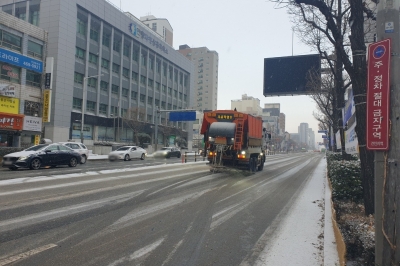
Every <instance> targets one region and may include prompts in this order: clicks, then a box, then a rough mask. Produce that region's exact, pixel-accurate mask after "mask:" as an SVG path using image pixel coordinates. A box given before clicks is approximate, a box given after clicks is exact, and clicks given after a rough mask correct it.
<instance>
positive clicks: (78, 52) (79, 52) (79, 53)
mask: <svg viewBox="0 0 400 266" xmlns="http://www.w3.org/2000/svg"><path fill="white" fill-rule="evenodd" d="M75 57H77V58H80V59H83V60H85V50H83V49H81V48H79V47H75Z"/></svg>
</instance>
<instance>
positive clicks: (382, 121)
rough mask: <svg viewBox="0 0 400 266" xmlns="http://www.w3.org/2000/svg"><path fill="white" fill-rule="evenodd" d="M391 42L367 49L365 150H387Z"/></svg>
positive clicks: (379, 43)
mask: <svg viewBox="0 0 400 266" xmlns="http://www.w3.org/2000/svg"><path fill="white" fill-rule="evenodd" d="M390 46H391V41H390V39H386V40H383V41H380V42H376V43H373V44H371V45H370V46H369V47H368V82H367V149H368V150H384V151H385V150H388V149H389V124H390V121H389V120H390V112H389V107H390V97H389V96H390V82H389V77H390V56H391V51H390V50H391V49H390Z"/></svg>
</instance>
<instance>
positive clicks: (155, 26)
mask: <svg viewBox="0 0 400 266" xmlns="http://www.w3.org/2000/svg"><path fill="white" fill-rule="evenodd" d="M151 29H152V30H154V31H157V23H151Z"/></svg>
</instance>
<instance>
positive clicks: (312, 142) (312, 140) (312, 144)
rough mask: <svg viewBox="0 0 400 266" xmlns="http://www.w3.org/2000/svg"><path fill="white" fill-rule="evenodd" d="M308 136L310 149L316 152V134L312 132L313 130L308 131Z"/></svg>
mask: <svg viewBox="0 0 400 266" xmlns="http://www.w3.org/2000/svg"><path fill="white" fill-rule="evenodd" d="M308 136H309V138H308V140H309V141H308V148H309V149H311V150H315V132H314V131H313V130H312V128H309V129H308Z"/></svg>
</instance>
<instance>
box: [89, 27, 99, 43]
mask: <svg viewBox="0 0 400 266" xmlns="http://www.w3.org/2000/svg"><path fill="white" fill-rule="evenodd" d="M90 39H92V40H93V41H95V42H98V41H99V32H98V31H96V30H95V29H90Z"/></svg>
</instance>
